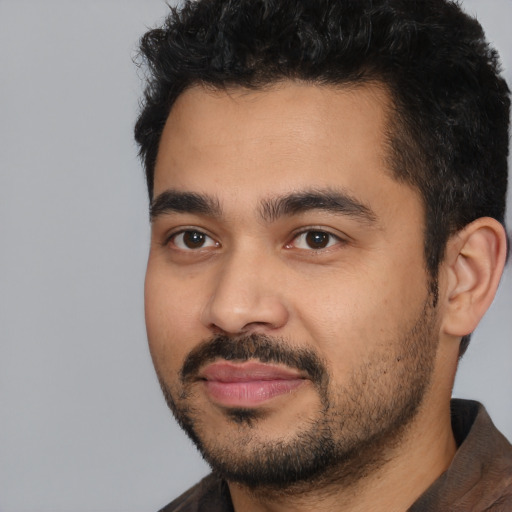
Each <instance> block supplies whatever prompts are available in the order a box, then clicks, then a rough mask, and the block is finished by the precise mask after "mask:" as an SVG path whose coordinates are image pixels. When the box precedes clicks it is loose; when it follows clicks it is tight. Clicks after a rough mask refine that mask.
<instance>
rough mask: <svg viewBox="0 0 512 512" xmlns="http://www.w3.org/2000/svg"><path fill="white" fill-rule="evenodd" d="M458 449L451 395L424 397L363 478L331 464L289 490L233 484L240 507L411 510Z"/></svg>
mask: <svg viewBox="0 0 512 512" xmlns="http://www.w3.org/2000/svg"><path fill="white" fill-rule="evenodd" d="M426 402H429V400H428V398H427V400H426ZM440 403H443V405H442V406H441V405H439V404H440ZM455 451H456V445H455V440H454V438H453V433H452V429H451V418H450V408H449V400H444V401H441V400H439V397H437V403H424V405H423V407H422V408H421V409H420V411H419V412H418V414H417V415H416V417H415V418H414V420H413V421H412V422H411V423H410V424H409V425H408V426H407V429H406V430H404V432H403V433H402V435H401V437H400V439H399V441H398V442H397V443H395V444H394V445H393V446H392V447H391V448H388V449H386V450H381V452H380V457H379V461H375V464H373V465H372V469H371V470H370V471H367V472H362V473H359V474H357V478H354V473H353V472H352V473H351V474H349V472H347V468H346V467H344V468H331V470H330V471H329V474H328V475H324V476H322V477H320V478H318V479H317V480H315V481H310V482H307V483H305V484H300V485H297V486H295V487H293V488H288V489H285V490H276V489H272V488H265V489H257V490H253V489H247V488H245V487H243V486H241V485H238V484H234V483H229V489H230V493H231V497H232V500H233V506H234V509H235V512H241V511H244V512H274V511H276V512H277V511H279V512H288V511H290V512H291V511H292V510H293V511H294V512H302V511H310V510H316V511H319V512H321V511H324V510H325V511H327V510H328V511H330V512H359V511H368V510H375V511H378V510H383V511H384V510H385V511H388V510H393V511H396V512H405V511H406V510H407V509H408V508H409V507H410V506H411V505H412V504H413V503H414V502H415V501H416V499H417V498H418V497H419V496H420V495H421V494H422V493H423V492H424V491H425V490H426V489H427V488H428V487H429V486H430V485H431V484H432V483H433V482H434V481H435V480H436V479H437V478H438V477H439V476H440V475H441V474H442V473H443V472H444V471H445V470H446V469H447V468H448V466H449V465H450V462H451V460H452V458H453V456H454V455H455ZM356 462H357V461H356Z"/></svg>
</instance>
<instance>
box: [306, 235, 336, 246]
mask: <svg viewBox="0 0 512 512" xmlns="http://www.w3.org/2000/svg"><path fill="white" fill-rule="evenodd" d="M330 239H331V235H329V233H325V231H308V232H307V233H306V240H305V241H306V243H307V244H308V246H309V247H311V249H323V248H324V247H327V245H328V244H329V241H330Z"/></svg>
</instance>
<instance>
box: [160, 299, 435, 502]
mask: <svg viewBox="0 0 512 512" xmlns="http://www.w3.org/2000/svg"><path fill="white" fill-rule="evenodd" d="M411 323H412V326H411ZM436 326H437V320H436V315H435V297H434V296H433V295H432V294H429V298H428V300H427V301H425V303H424V305H423V309H422V311H421V314H420V315H418V316H417V318H415V319H414V320H413V322H410V323H409V326H408V328H405V329H403V330H402V332H401V333H400V334H398V335H395V336H394V337H392V338H391V339H389V340H384V341H383V342H382V343H380V344H379V348H378V349H377V350H375V351H374V352H373V353H372V354H370V355H368V356H367V357H366V358H365V359H364V360H363V361H360V362H359V364H358V365H357V367H356V368H354V369H353V370H352V372H351V375H350V377H349V378H348V380H347V382H346V384H344V385H343V386H341V385H339V386H335V385H334V384H333V380H334V379H333V378H332V376H331V375H330V374H329V371H328V364H327V362H326V361H324V360H322V358H321V357H320V356H319V355H318V354H317V353H316V352H315V351H314V350H311V349H304V348H302V349H298V348H297V347H296V346H293V345H291V344H289V343H288V342H287V341H286V340H284V339H280V338H274V337H269V336H264V335H258V334H252V335H249V336H242V337H236V338H235V337H230V336H222V335H219V336H215V337H213V338H211V339H209V340H206V341H204V342H203V343H201V344H199V345H198V346H197V347H196V348H195V349H194V350H193V351H192V352H190V353H189V355H188V356H187V357H186V359H185V361H184V364H183V366H182V368H181V372H180V376H179V383H178V384H175V385H174V386H172V385H170V384H168V383H167V382H166V380H165V379H164V376H163V372H161V371H159V369H158V368H157V375H158V378H159V381H160V385H161V388H162V390H163V393H164V396H165V399H166V401H167V404H168V405H169V407H170V408H171V410H172V412H173V414H174V416H175V418H176V420H177V421H178V423H179V424H180V426H181V427H182V428H183V430H184V431H185V432H186V433H187V435H188V436H189V437H190V438H191V439H192V441H193V442H194V443H195V445H196V446H197V448H198V449H199V451H200V453H201V454H202V456H203V458H204V459H205V460H206V461H207V462H208V464H209V465H210V466H211V467H212V469H213V470H214V471H215V472H216V473H217V474H219V476H220V477H222V478H223V479H225V480H226V481H228V482H235V483H238V484H241V485H244V486H246V487H247V488H249V489H251V490H252V491H254V492H255V493H258V492H263V493H265V492H272V491H278V492H279V493H281V494H286V493H288V492H289V493H291V494H295V495H296V494H297V493H301V492H307V491H308V490H309V489H312V488H318V487H319V486H323V485H325V486H327V485H330V484H334V483H336V484H337V485H340V484H344V485H346V486H349V485H351V484H352V483H354V482H357V481H359V480H360V479H361V478H364V477H365V476H366V475H368V474H370V473H372V472H373V471H375V470H377V469H378V468H379V467H381V466H382V465H383V464H385V463H386V462H387V461H388V460H389V458H390V453H391V452H392V450H393V449H394V448H395V447H396V446H398V445H399V443H400V440H401V439H402V436H403V434H404V432H405V431H406V430H407V426H408V425H410V423H411V422H412V420H413V419H414V418H415V417H416V415H417V413H418V411H419V409H420V406H421V404H422V402H423V399H424V397H425V394H426V392H427V390H428V388H429V387H430V382H431V378H432V373H433V368H434V362H435V356H436V352H437V344H438V341H437V335H436ZM222 359H224V360H227V361H234V362H245V361H249V360H256V361H260V362H263V363H277V364H284V365H287V366H289V367H290V368H293V369H297V370H300V371H301V372H303V373H306V374H307V376H308V379H309V380H310V381H311V382H312V383H313V386H314V389H315V391H316V394H317V396H318V400H317V405H316V407H315V408H314V409H313V410H305V411H303V417H304V420H303V421H301V422H300V425H296V424H293V425H290V426H289V431H288V432H280V433H278V434H277V435H272V437H271V438H269V437H268V436H265V435H262V433H261V432H259V427H260V425H262V424H263V423H264V422H265V420H266V417H267V412H266V411H265V410H264V409H263V408H262V409H260V408H254V409H253V408H225V409H224V410H223V414H224V416H225V418H226V427H225V430H226V431H225V432H224V431H221V432H212V427H211V425H209V424H208V422H207V421H205V420H204V412H203V411H202V410H201V408H200V406H198V400H197V396H196V395H195V391H194V385H196V383H197V375H198V372H199V370H200V369H201V368H202V367H204V366H205V365H206V364H208V363H211V362H213V361H215V360H222ZM334 375H335V374H334V372H333V376H334ZM284 407H286V405H285V406H284ZM226 433H227V434H226Z"/></svg>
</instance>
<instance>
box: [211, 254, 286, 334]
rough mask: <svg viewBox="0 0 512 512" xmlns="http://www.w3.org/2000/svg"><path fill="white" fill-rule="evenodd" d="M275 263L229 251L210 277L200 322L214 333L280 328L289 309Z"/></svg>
mask: <svg viewBox="0 0 512 512" xmlns="http://www.w3.org/2000/svg"><path fill="white" fill-rule="evenodd" d="M276 267H278V265H272V263H271V262H268V261H264V260H263V259H262V258H256V257H254V256H253V257H248V256H246V257H244V255H243V254H232V255H231V256H230V257H229V258H226V261H224V262H223V263H222V265H220V267H219V269H218V272H217V273H216V275H215V276H214V278H213V279H214V283H213V287H212V292H211V295H210V297H209V300H208V302H207V304H206V306H205V307H204V309H203V311H202V318H201V321H202V323H203V324H204V325H205V326H206V327H208V328H209V329H210V330H211V331H212V332H214V333H219V332H220V333H222V334H232V335H237V334H238V335H240V334H252V333H255V332H259V333H268V332H269V331H275V330H277V329H279V328H281V327H283V326H284V325H285V324H286V323H287V321H288V318H289V310H288V307H287V305H286V303H285V300H284V297H283V294H282V276H281V275H280V269H279V268H276Z"/></svg>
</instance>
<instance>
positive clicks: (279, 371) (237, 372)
mask: <svg viewBox="0 0 512 512" xmlns="http://www.w3.org/2000/svg"><path fill="white" fill-rule="evenodd" d="M303 378H305V377H304V375H303V374H302V373H301V372H300V371H299V370H296V369H293V368H289V367H283V366H277V365H274V364H269V363H261V362H258V361H248V362H244V363H233V362H230V361H225V360H224V361H216V362H214V363H211V364H209V365H207V366H205V367H204V368H203V369H202V370H201V371H200V372H199V379H201V380H207V381H216V382H250V381H258V380H294V379H303Z"/></svg>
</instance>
